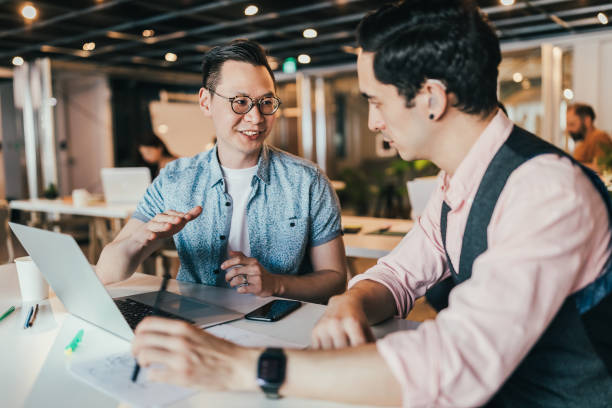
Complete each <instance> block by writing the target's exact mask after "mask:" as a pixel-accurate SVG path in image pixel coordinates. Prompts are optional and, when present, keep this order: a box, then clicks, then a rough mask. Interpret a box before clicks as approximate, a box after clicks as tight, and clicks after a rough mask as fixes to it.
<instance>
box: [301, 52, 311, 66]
mask: <svg viewBox="0 0 612 408" xmlns="http://www.w3.org/2000/svg"><path fill="white" fill-rule="evenodd" d="M298 62H299V63H300V64H310V55H308V54H300V55H298Z"/></svg>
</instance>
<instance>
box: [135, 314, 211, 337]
mask: <svg viewBox="0 0 612 408" xmlns="http://www.w3.org/2000/svg"><path fill="white" fill-rule="evenodd" d="M134 332H135V333H136V334H137V335H138V334H144V333H149V332H157V333H162V334H163V333H165V334H168V335H176V336H185V337H187V338H194V336H195V337H196V338H197V336H198V335H200V334H207V333H206V332H204V331H201V330H198V329H197V328H196V327H195V326H192V325H191V324H189V323H187V322H184V321H181V320H175V319H168V318H165V317H158V316H149V317H146V318H144V319H143V320H142V321H141V322H140V323H139V324H138V326H136V330H135V331H134Z"/></svg>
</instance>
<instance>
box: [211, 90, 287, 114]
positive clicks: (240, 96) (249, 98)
mask: <svg viewBox="0 0 612 408" xmlns="http://www.w3.org/2000/svg"><path fill="white" fill-rule="evenodd" d="M208 91H209V92H210V93H213V94H215V95H217V96H218V97H220V98H223V99H226V100H228V101H229V102H230V107H231V108H232V112H234V113H235V114H236V115H246V114H247V113H249V112H250V111H251V110H252V109H253V106H255V103H257V110H258V111H259V113H260V114H262V115H264V116H272V115H274V114H275V113H276V112H278V108H280V106H281V104H282V103H283V101H281V99H280V98H279V97H278V96H276V95H272V96H262V97H261V98H258V99H253V98H251V97H250V96H248V95H236V96H233V97H231V98H230V97H227V96H223V95H220V94H218V93H217V92H216V91H213V90H212V89H208ZM236 98H247V99H248V100H249V101H251V106H250V107H249V109H248V110H247V111H246V112H242V113H240V112H236V110H235V109H234V100H235V99H236ZM265 98H272V99H275V100H276V101H277V102H278V105H277V106H276V109H274V112H272V113H263V112H262V111H261V105H260V103H261V101H262V100H263V99H265Z"/></svg>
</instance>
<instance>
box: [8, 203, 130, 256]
mask: <svg viewBox="0 0 612 408" xmlns="http://www.w3.org/2000/svg"><path fill="white" fill-rule="evenodd" d="M9 208H10V209H11V210H20V211H28V212H30V213H31V217H30V225H32V226H34V227H45V225H46V223H45V222H44V221H43V219H42V217H41V216H40V213H45V214H48V215H50V218H51V219H52V220H53V219H56V220H57V219H59V217H60V216H61V215H80V216H84V217H89V249H88V258H89V261H90V262H92V263H95V262H96V261H97V260H98V257H99V255H100V252H101V251H102V248H104V246H105V245H106V244H108V243H109V242H111V241H112V240H113V238H114V237H115V236H116V235H117V234H118V233H119V231H120V230H121V228H122V227H123V225H124V224H125V222H126V221H127V219H128V218H130V216H131V215H132V213H133V212H134V211H135V210H136V204H107V203H105V202H103V201H98V202H92V203H91V204H89V205H86V206H78V207H77V206H75V205H73V204H72V199H70V198H67V199H57V200H47V199H32V200H14V201H11V202H10V203H9ZM106 220H108V221H109V222H110V229H109V228H108V227H107V225H106Z"/></svg>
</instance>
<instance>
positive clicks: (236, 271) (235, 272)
mask: <svg viewBox="0 0 612 408" xmlns="http://www.w3.org/2000/svg"><path fill="white" fill-rule="evenodd" d="M239 275H248V271H247V269H246V268H245V267H244V265H236V266H233V267H230V268H229V270H228V271H227V272H225V281H226V282H231V281H232V280H233V279H234V278H235V277H236V276H239ZM240 283H242V282H240Z"/></svg>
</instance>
